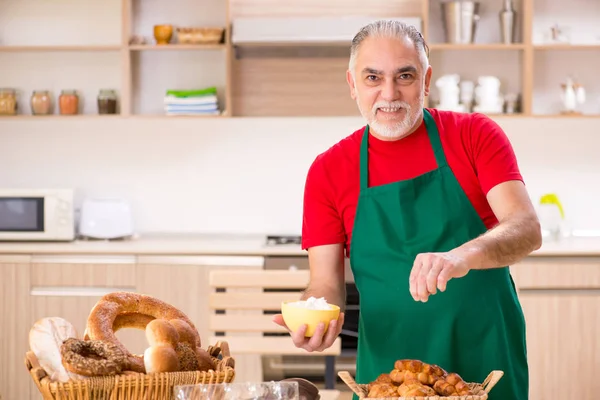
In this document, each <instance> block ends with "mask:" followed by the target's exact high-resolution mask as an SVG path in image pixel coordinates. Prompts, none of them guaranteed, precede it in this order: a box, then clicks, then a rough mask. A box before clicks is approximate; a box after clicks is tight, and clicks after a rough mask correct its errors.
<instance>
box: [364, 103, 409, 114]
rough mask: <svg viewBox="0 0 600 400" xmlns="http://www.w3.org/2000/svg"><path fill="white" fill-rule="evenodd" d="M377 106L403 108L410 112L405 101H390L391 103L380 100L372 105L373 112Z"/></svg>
mask: <svg viewBox="0 0 600 400" xmlns="http://www.w3.org/2000/svg"><path fill="white" fill-rule="evenodd" d="M378 108H404V109H405V110H406V111H409V112H410V104H408V103H407V102H405V101H392V102H391V103H390V102H387V101H380V102H378V103H375V104H374V105H373V108H372V110H373V112H376V111H377V109H378Z"/></svg>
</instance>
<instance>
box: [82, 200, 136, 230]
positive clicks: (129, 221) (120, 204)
mask: <svg viewBox="0 0 600 400" xmlns="http://www.w3.org/2000/svg"><path fill="white" fill-rule="evenodd" d="M78 233H79V236H82V237H85V238H90V239H122V238H126V237H130V236H133V235H134V228H133V216H132V214H131V207H130V205H129V203H128V202H127V201H125V200H123V199H115V198H86V199H85V200H84V201H83V203H82V205H81V214H80V217H79V232H78Z"/></svg>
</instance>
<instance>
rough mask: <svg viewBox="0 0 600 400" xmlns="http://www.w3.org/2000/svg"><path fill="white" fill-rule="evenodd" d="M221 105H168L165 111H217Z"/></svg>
mask: <svg viewBox="0 0 600 400" xmlns="http://www.w3.org/2000/svg"><path fill="white" fill-rule="evenodd" d="M218 109H219V107H218V106H217V105H216V104H205V105H193V106H190V105H166V106H165V111H171V112H177V111H215V110H218Z"/></svg>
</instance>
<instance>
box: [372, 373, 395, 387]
mask: <svg viewBox="0 0 600 400" xmlns="http://www.w3.org/2000/svg"><path fill="white" fill-rule="evenodd" d="M374 382H376V383H387V384H390V385H392V384H393V383H394V382H393V381H392V378H391V377H390V375H389V374H381V375H379V376H378V377H377V379H375V380H374Z"/></svg>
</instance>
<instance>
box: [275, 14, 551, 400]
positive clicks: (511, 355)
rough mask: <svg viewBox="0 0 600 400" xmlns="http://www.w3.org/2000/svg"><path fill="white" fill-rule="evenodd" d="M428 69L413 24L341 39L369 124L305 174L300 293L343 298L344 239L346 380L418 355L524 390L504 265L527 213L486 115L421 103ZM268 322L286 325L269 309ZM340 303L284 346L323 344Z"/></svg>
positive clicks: (516, 316)
mask: <svg viewBox="0 0 600 400" xmlns="http://www.w3.org/2000/svg"><path fill="white" fill-rule="evenodd" d="M431 73H432V69H431V66H430V65H429V64H428V58H427V46H426V44H425V42H424V40H423V37H422V36H421V34H420V33H419V32H418V31H417V30H416V29H415V28H414V27H411V26H407V25H405V24H403V23H401V22H396V21H378V22H375V23H372V24H370V25H368V26H365V27H364V28H363V29H361V30H360V32H358V34H357V35H356V36H355V38H354V40H353V41H352V48H351V55H350V63H349V68H348V72H347V81H348V84H349V86H350V93H351V96H352V98H353V99H355V100H356V103H357V105H358V108H359V110H360V112H361V114H362V115H363V117H364V118H365V119H366V121H367V125H366V126H365V127H362V128H360V129H358V130H357V131H356V132H354V133H352V134H351V135H349V136H348V137H346V138H345V139H343V140H341V141H340V142H338V143H336V144H335V145H333V146H332V147H331V148H329V149H328V150H327V151H325V152H324V153H322V154H320V155H319V156H318V157H317V158H316V159H315V160H314V162H313V164H312V165H311V167H310V170H309V171H308V176H307V180H306V186H305V197H304V220H303V230H302V242H303V248H305V249H308V256H309V261H310V271H311V278H310V284H309V286H308V288H307V289H306V291H305V293H304V295H303V298H308V297H310V296H315V297H325V298H326V299H327V301H329V302H330V303H334V304H338V305H341V306H342V308H343V305H344V303H345V289H344V288H345V286H344V276H343V274H344V268H343V262H344V250H345V251H346V255H349V257H350V263H351V267H352V271H353V274H354V278H355V282H356V286H357V288H358V290H359V293H360V323H359V341H358V357H357V377H356V379H357V381H358V382H359V383H367V382H370V381H372V380H374V379H375V378H376V377H377V376H378V375H379V374H381V373H384V372H389V371H390V370H391V369H392V368H393V366H394V361H395V360H397V359H417V360H421V361H424V362H427V363H432V364H437V365H439V366H441V367H442V368H444V369H445V370H447V371H449V372H456V373H458V374H460V375H461V376H462V378H463V379H464V380H466V381H467V382H482V380H483V379H484V378H485V377H486V375H487V374H488V373H489V372H490V371H492V370H502V371H504V373H505V375H504V377H503V378H502V379H501V381H500V382H499V384H498V385H497V386H496V387H495V388H494V390H493V391H492V392H491V393H490V398H491V399H498V400H509V399H510V400H523V399H527V398H528V366H527V354H526V342H525V321H524V318H523V312H522V310H521V306H520V303H519V300H518V298H517V294H516V291H515V287H514V284H513V281H512V278H511V276H510V272H509V269H508V267H507V266H508V265H510V264H513V263H515V262H517V261H519V260H521V259H522V258H523V257H525V256H527V255H528V254H529V253H530V252H532V251H534V250H536V249H537V248H539V246H540V245H541V232H540V226H539V222H538V219H537V216H536V213H535V210H534V207H533V206H532V204H531V201H530V199H529V196H528V194H527V191H526V189H525V186H524V184H523V179H522V176H521V174H520V171H519V168H518V164H517V161H516V158H515V154H514V152H513V149H512V147H511V144H510V142H509V140H508V138H507V137H506V135H505V133H504V132H503V131H502V129H501V128H500V127H499V126H498V125H497V124H496V123H494V122H493V121H492V120H491V119H489V118H487V117H486V116H484V115H481V114H477V113H473V114H464V113H454V112H447V111H439V110H435V109H425V108H423V101H424V97H425V96H427V95H428V94H429V87H430V82H431ZM275 322H276V323H279V324H281V325H284V326H285V324H284V322H283V321H282V319H281V316H280V315H277V316H276V317H275ZM342 324H343V313H342V314H341V316H340V319H339V320H337V321H331V323H330V325H329V329H328V330H327V332H326V333H325V334H324V333H323V331H324V327H323V326H321V327H319V329H317V332H316V334H315V336H313V337H312V338H304V331H305V330H304V328H301V329H300V330H299V331H297V332H292V339H293V341H294V343H295V344H296V346H298V347H302V348H304V349H306V350H307V351H321V350H323V349H325V348H327V347H329V346H331V344H332V343H333V341H334V339H335V338H336V336H337V335H339V332H340V329H341V326H342Z"/></svg>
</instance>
